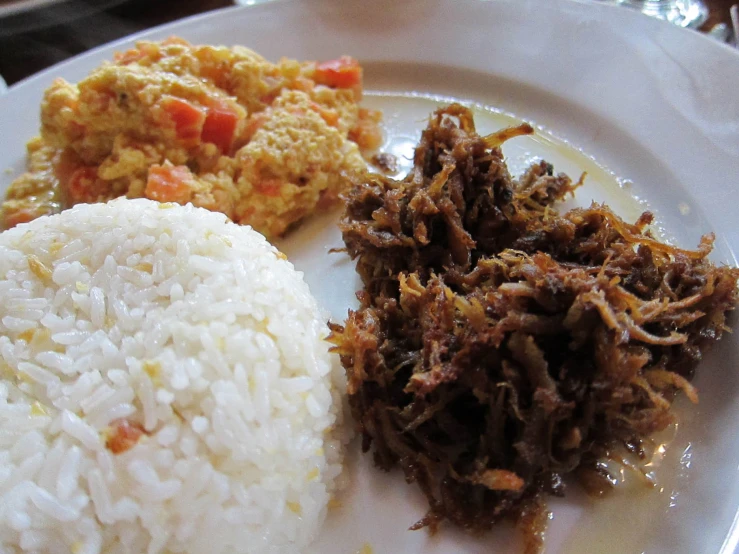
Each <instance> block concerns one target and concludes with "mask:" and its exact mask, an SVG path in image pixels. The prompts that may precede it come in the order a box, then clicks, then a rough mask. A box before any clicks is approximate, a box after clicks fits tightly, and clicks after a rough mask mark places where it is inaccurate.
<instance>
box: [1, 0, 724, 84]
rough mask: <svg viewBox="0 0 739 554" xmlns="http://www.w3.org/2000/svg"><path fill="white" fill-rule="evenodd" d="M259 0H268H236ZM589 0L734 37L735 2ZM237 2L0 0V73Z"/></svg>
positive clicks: (23, 71)
mask: <svg viewBox="0 0 739 554" xmlns="http://www.w3.org/2000/svg"><path fill="white" fill-rule="evenodd" d="M261 1H264V0H238V1H237V2H236V3H241V4H249V3H258V2H261ZM337 1H340V0H337ZM368 1H369V0H368ZM401 1H402V0H401ZM541 1H542V2H546V1H548V0H541ZM583 1H585V0H583ZM591 1H593V2H601V3H620V4H624V5H626V4H631V7H635V8H637V9H641V10H642V11H644V12H646V13H650V14H651V15H662V17H666V18H668V19H670V18H671V19H672V20H673V22H675V23H676V24H680V25H683V26H692V27H695V28H697V29H698V30H699V31H701V32H711V33H712V36H714V37H715V38H717V39H718V40H721V41H723V42H729V43H731V42H732V40H733V39H732V31H731V23H730V16H729V8H730V6H731V5H732V4H733V3H736V2H737V0H702V5H701V3H700V2H701V0H591ZM234 3H235V2H234V0H176V1H172V0H0V75H2V77H4V79H5V81H6V82H7V83H8V85H12V84H13V83H16V82H18V81H20V80H21V79H23V78H25V77H28V76H29V75H32V74H34V73H36V72H38V71H40V70H42V69H44V68H46V67H49V66H51V65H53V64H55V63H58V62H61V61H63V60H65V59H67V58H69V57H72V56H74V55H76V54H79V53H81V52H84V51H86V50H89V49H90V48H94V47H95V46H99V45H101V44H104V43H106V42H110V41H112V40H115V39H118V38H121V37H124V36H126V35H130V34H131V33H135V32H138V31H142V30H144V29H148V28H150V27H154V26H156V25H160V24H163V23H167V22H169V21H174V20H176V19H180V18H183V17H187V16H191V15H196V14H199V13H203V12H207V11H210V10H215V9H219V8H225V7H228V6H232V5H234ZM624 9H626V7H624ZM686 14H687V15H686Z"/></svg>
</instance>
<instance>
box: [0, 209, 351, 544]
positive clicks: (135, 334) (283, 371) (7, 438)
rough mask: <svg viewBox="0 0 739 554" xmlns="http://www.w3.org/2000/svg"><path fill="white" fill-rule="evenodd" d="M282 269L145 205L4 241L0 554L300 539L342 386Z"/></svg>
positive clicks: (316, 498) (196, 213)
mask: <svg viewBox="0 0 739 554" xmlns="http://www.w3.org/2000/svg"><path fill="white" fill-rule="evenodd" d="M282 258H283V256H282V255H281V254H280V253H279V252H278V251H277V250H276V249H275V248H274V247H272V246H271V245H270V244H269V243H267V242H266V241H265V240H264V238H263V237H262V236H261V235H259V234H258V233H256V232H254V231H252V230H251V229H250V228H247V227H239V226H237V225H234V224H232V223H229V222H227V220H226V218H225V217H224V216H223V215H221V214H218V213H211V212H208V211H206V210H202V209H196V208H193V207H192V206H187V207H181V206H170V205H159V204H156V203H154V202H150V201H148V200H117V201H114V202H111V203H109V204H107V205H106V204H97V205H85V206H78V207H75V208H73V209H71V210H68V211H66V212H64V213H62V214H60V215H56V216H52V217H45V218H41V219H38V220H36V221H34V222H32V223H30V224H28V225H22V226H20V227H17V228H15V229H13V230H10V231H7V232H5V233H2V234H1V235H0V374H1V375H2V381H1V382H0V551H2V552H15V551H18V550H23V551H29V552H52V553H55V552H60V553H62V552H63V553H65V554H69V553H73V554H83V553H84V554H86V553H93V552H127V553H132V554H139V553H143V552H149V553H153V552H198V553H208V554H211V553H219V552H297V551H300V550H302V547H303V546H304V545H306V544H307V543H308V542H310V541H311V540H312V539H313V537H314V536H315V535H316V533H317V530H318V528H319V526H320V525H321V523H322V521H323V518H324V515H325V512H326V505H327V502H328V500H329V495H330V493H331V491H332V488H333V486H334V485H333V484H334V480H335V478H336V477H337V475H338V474H339V473H340V469H341V455H340V445H339V441H337V440H336V439H335V434H334V433H332V432H331V430H332V428H333V427H334V426H335V425H337V423H338V421H337V418H338V417H339V413H338V411H339V407H340V401H339V399H338V397H339V394H340V385H339V383H340V378H339V377H338V375H337V374H336V373H335V372H334V370H332V364H331V360H330V357H329V354H328V350H327V344H326V343H325V341H324V340H323V339H324V338H325V336H326V335H327V332H328V331H327V328H326V325H325V323H324V322H325V319H324V318H323V317H322V314H321V312H320V310H319V308H318V306H317V305H316V302H315V300H314V298H313V297H312V296H311V294H310V292H309V290H308V287H307V285H306V284H305V283H304V282H303V280H302V275H301V274H300V273H298V272H296V271H295V270H294V268H293V266H292V265H291V264H290V263H288V262H287V261H285V260H284V259H282Z"/></svg>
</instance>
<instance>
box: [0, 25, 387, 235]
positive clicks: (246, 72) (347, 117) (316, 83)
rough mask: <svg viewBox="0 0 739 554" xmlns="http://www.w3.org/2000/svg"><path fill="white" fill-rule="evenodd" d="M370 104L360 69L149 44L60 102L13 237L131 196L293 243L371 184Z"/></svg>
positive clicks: (374, 124)
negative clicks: (297, 230) (361, 176)
mask: <svg viewBox="0 0 739 554" xmlns="http://www.w3.org/2000/svg"><path fill="white" fill-rule="evenodd" d="M361 93H362V69H361V67H360V66H359V64H358V63H357V61H356V60H354V59H352V58H350V57H346V56H345V57H342V58H339V59H337V60H331V61H328V62H323V63H317V62H297V61H295V60H288V59H282V60H280V61H279V62H278V63H276V64H275V63H271V62H269V61H267V60H265V59H264V58H263V57H261V56H260V55H258V54H256V53H255V52H253V51H251V50H249V49H247V48H243V47H238V46H237V47H233V48H226V47H215V46H194V45H191V44H189V43H187V42H186V41H184V40H182V39H179V38H170V39H168V40H165V41H163V42H140V43H138V44H137V45H136V48H134V49H132V50H128V51H127V52H121V53H118V54H117V55H116V57H115V60H114V61H113V62H111V63H106V64H105V65H103V66H102V67H100V68H98V69H96V70H95V71H93V72H92V73H91V74H90V75H89V76H88V77H87V78H86V79H84V80H83V81H81V82H79V83H78V84H76V85H75V84H71V83H68V82H66V81H64V80H63V79H58V80H56V81H55V82H54V83H53V85H52V86H51V87H50V88H49V89H48V90H47V91H46V93H45V95H44V99H43V103H42V105H41V124H42V125H41V135H40V136H39V137H37V138H35V139H33V140H32V141H31V142H30V143H29V144H28V153H29V162H28V172H27V173H25V174H23V175H22V176H20V177H19V178H18V179H16V180H15V182H14V183H13V184H12V185H11V187H10V189H9V191H8V194H7V199H6V200H5V202H4V204H3V205H2V208H0V225H2V226H3V227H4V228H10V227H13V226H15V225H17V224H19V223H23V222H27V221H30V220H32V219H34V218H36V217H39V216H42V215H46V214H50V213H54V212H57V211H59V210H61V209H63V208H65V207H68V206H71V205H73V204H77V203H82V202H87V203H89V202H103V201H107V200H109V199H111V198H115V197H118V196H122V195H125V196H128V197H130V198H138V197H146V198H150V199H152V200H158V201H161V202H177V203H181V204H184V203H187V202H192V203H193V204H195V205H196V206H200V207H204V208H208V209H210V210H217V211H220V212H223V213H225V214H226V215H228V216H229V217H230V218H231V219H232V220H234V221H236V222H238V223H243V224H249V225H252V226H253V227H254V228H255V229H256V230H258V231H260V232H262V233H263V234H265V235H266V236H267V237H275V236H279V235H281V234H283V233H284V232H285V231H286V230H287V229H288V228H289V227H290V226H291V225H293V224H294V223H296V222H298V221H300V220H301V219H302V218H303V217H305V216H306V215H308V214H310V213H312V212H314V211H316V210H317V209H322V208H325V207H327V206H329V205H330V204H331V203H332V202H334V201H335V200H336V199H337V197H338V194H339V193H340V192H341V190H342V188H343V186H344V184H345V183H346V182H347V177H348V176H349V175H351V174H352V173H355V172H360V171H364V170H365V168H366V163H365V162H364V160H363V158H362V155H361V151H363V150H372V149H374V148H377V147H378V146H379V143H380V141H381V134H380V131H379V126H378V125H379V119H380V115H379V113H377V112H373V111H370V110H364V109H361V108H359V107H358V105H357V103H358V101H359V100H360V98H361Z"/></svg>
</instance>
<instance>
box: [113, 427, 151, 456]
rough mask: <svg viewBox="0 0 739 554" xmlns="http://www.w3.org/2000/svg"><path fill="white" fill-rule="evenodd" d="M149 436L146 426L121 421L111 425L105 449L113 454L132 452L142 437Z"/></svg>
mask: <svg viewBox="0 0 739 554" xmlns="http://www.w3.org/2000/svg"><path fill="white" fill-rule="evenodd" d="M146 434H148V433H147V432H146V430H145V429H144V426H143V425H141V424H140V423H138V422H136V421H128V420H127V419H119V420H116V421H114V422H112V423H111V425H110V431H109V435H108V439H107V440H106V441H105V448H107V449H108V450H110V451H111V452H112V453H113V454H123V453H124V452H126V451H127V450H130V449H131V448H133V447H134V446H136V444H137V443H138V442H139V440H140V439H141V436H142V435H146Z"/></svg>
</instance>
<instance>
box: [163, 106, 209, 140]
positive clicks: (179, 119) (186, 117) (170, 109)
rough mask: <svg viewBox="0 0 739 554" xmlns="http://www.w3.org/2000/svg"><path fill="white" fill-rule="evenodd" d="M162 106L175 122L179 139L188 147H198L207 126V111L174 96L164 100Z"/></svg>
mask: <svg viewBox="0 0 739 554" xmlns="http://www.w3.org/2000/svg"><path fill="white" fill-rule="evenodd" d="M161 106H162V108H163V109H164V111H165V112H166V113H167V115H168V116H169V118H170V119H171V120H172V121H173V122H174V126H175V132H176V133H177V138H178V139H180V140H181V141H182V142H184V143H185V144H186V145H187V146H197V145H198V144H199V143H200V134H201V132H202V131H203V125H204V124H205V111H204V110H202V109H201V108H199V107H197V106H195V105H194V104H191V103H190V102H188V101H187V100H183V99H182V98H176V97H174V96H167V97H165V98H163V99H162V101H161Z"/></svg>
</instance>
